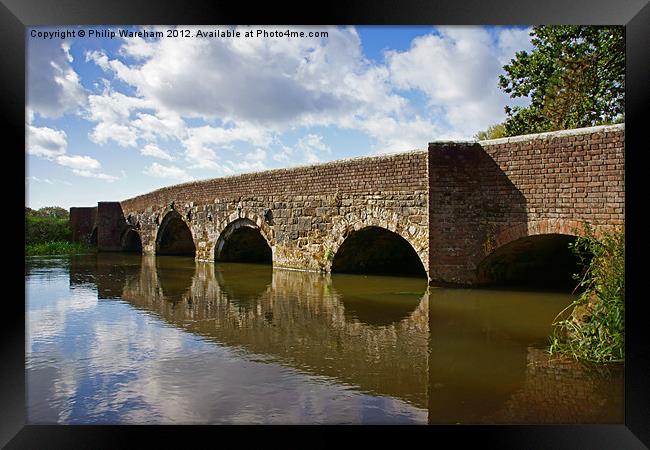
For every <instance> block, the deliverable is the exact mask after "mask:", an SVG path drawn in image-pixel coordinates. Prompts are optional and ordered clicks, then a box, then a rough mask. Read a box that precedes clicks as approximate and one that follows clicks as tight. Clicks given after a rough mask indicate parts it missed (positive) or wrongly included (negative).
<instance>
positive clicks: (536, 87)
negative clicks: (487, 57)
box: [499, 25, 625, 136]
mask: <svg viewBox="0 0 650 450" xmlns="http://www.w3.org/2000/svg"><path fill="white" fill-rule="evenodd" d="M531 36H532V39H531V42H532V44H533V45H534V49H533V50H532V51H531V52H530V53H528V52H526V51H520V52H517V53H516V55H515V58H514V59H512V60H511V61H510V64H507V65H505V66H504V67H503V69H504V70H505V72H506V75H501V76H500V77H499V87H500V88H501V89H502V90H503V91H505V92H506V93H508V94H510V97H511V98H517V97H528V98H530V100H531V103H530V105H529V106H527V107H518V106H516V107H510V106H506V107H505V111H506V114H507V116H508V118H507V120H506V122H505V129H506V130H505V131H506V133H507V135H508V136H516V135H520V134H528V133H540V132H544V131H554V130H560V129H570V128H579V127H587V126H594V125H600V124H605V123H615V122H620V121H622V120H623V115H624V112H625V35H624V28H623V27H622V26H574V25H570V26H569V25H566V26H564V25H563V26H536V27H533V30H532V32H531Z"/></svg>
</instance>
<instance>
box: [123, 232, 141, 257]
mask: <svg viewBox="0 0 650 450" xmlns="http://www.w3.org/2000/svg"><path fill="white" fill-rule="evenodd" d="M120 245H121V247H122V251H123V252H129V253H142V239H141V237H140V233H138V232H137V231H136V229H135V228H133V227H129V228H127V229H126V230H124V232H123V233H122V237H121V238H120Z"/></svg>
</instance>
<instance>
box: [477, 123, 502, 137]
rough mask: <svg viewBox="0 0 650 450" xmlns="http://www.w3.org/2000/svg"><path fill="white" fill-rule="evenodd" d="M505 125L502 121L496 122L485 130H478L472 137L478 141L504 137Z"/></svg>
mask: <svg viewBox="0 0 650 450" xmlns="http://www.w3.org/2000/svg"><path fill="white" fill-rule="evenodd" d="M506 136H507V134H506V126H505V125H504V124H502V123H497V124H495V125H492V126H490V127H488V129H487V130H483V131H479V132H478V133H476V134H475V135H474V139H476V140H478V141H485V140H488V139H499V138H502V137H506Z"/></svg>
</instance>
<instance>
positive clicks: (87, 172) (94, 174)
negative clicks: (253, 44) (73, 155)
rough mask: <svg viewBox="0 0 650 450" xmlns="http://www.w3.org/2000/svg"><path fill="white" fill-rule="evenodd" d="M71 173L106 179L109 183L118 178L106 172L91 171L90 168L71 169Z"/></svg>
mask: <svg viewBox="0 0 650 450" xmlns="http://www.w3.org/2000/svg"><path fill="white" fill-rule="evenodd" d="M72 173H74V174H75V175H79V176H80V177H86V178H96V179H98V180H104V181H108V182H109V183H112V182H113V181H116V180H118V179H119V178H118V177H116V176H114V175H108V174H106V173H100V172H93V171H91V170H84V169H72Z"/></svg>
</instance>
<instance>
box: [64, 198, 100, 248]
mask: <svg viewBox="0 0 650 450" xmlns="http://www.w3.org/2000/svg"><path fill="white" fill-rule="evenodd" d="M96 226H97V207H96V206H93V207H81V208H75V207H72V208H70V228H71V229H72V242H84V243H90V241H91V235H92V232H93V230H94V229H95V227H96Z"/></svg>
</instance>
